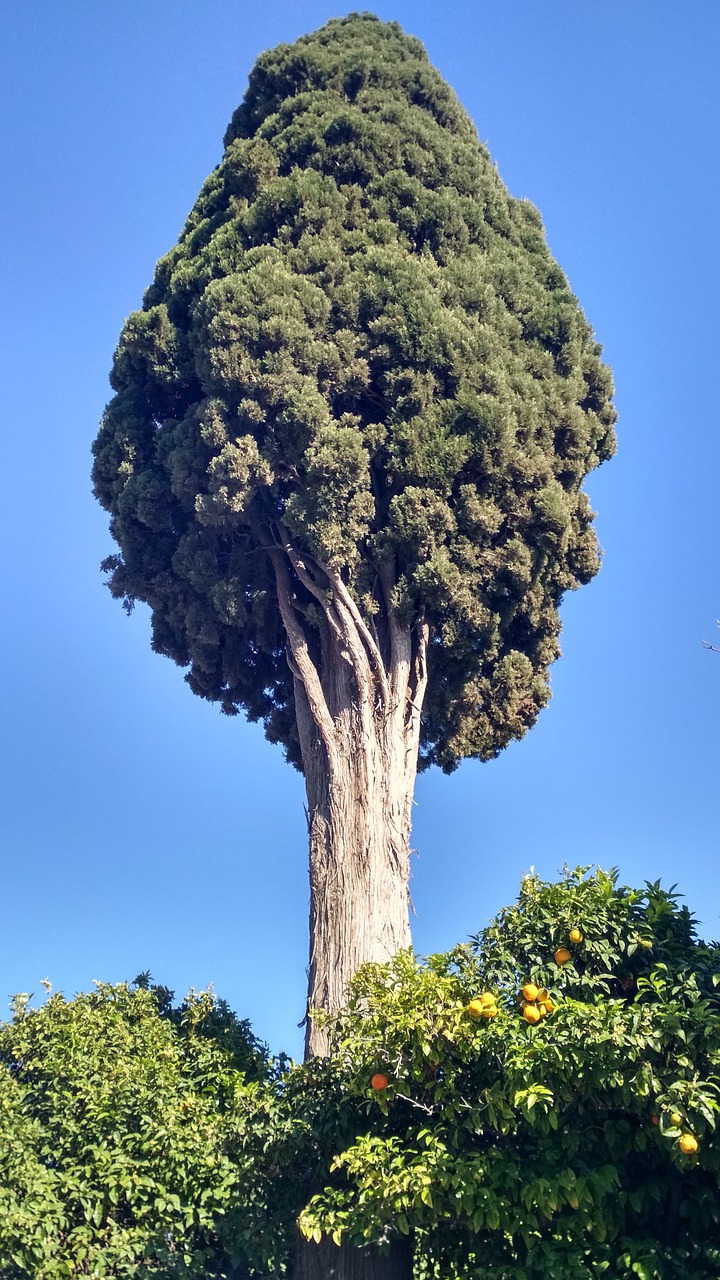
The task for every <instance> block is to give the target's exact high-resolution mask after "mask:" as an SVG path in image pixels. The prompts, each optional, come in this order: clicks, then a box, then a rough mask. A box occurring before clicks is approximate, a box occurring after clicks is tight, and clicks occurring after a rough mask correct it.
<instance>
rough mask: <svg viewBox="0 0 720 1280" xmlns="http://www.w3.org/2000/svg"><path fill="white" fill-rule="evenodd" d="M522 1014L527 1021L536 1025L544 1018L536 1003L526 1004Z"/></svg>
mask: <svg viewBox="0 0 720 1280" xmlns="http://www.w3.org/2000/svg"><path fill="white" fill-rule="evenodd" d="M522 1016H523V1018H524V1019H525V1021H526V1022H529V1023H530V1024H531V1026H534V1025H535V1023H536V1022H539V1021H540V1019H541V1018H542V1014H541V1012H540V1010H539V1009H538V1007H537V1005H536V1004H526V1005H525V1008H524V1009H523V1012H522Z"/></svg>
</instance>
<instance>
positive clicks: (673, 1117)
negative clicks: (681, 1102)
mask: <svg viewBox="0 0 720 1280" xmlns="http://www.w3.org/2000/svg"><path fill="white" fill-rule="evenodd" d="M670 1123H671V1124H672V1125H674V1126H675V1128H676V1129H679V1128H680V1125H681V1124H682V1116H681V1115H680V1112H679V1111H671V1112H670Z"/></svg>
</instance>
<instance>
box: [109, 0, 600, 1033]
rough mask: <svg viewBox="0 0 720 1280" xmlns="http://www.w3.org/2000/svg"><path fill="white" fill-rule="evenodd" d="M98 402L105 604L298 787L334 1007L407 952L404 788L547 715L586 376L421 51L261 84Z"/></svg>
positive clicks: (378, 50) (396, 36)
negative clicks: (107, 538) (142, 632)
mask: <svg viewBox="0 0 720 1280" xmlns="http://www.w3.org/2000/svg"><path fill="white" fill-rule="evenodd" d="M111 383H112V387H113V389H114V391H115V396H114V399H113V400H112V401H111V402H110V404H109V406H108V408H107V411H106V413H105V416H104V420H103V424H102V427H101V429H100V432H99V435H98V438H97V440H96V442H95V445H94V454H95V463H94V470H93V477H94V485H95V492H96V494H97V497H98V498H99V500H100V501H101V503H102V504H103V505H104V506H105V507H106V508H107V510H108V511H109V512H110V513H111V515H112V523H111V528H112V533H113V536H114V538H115V539H116V541H117V543H118V545H119V548H120V552H119V554H117V555H115V556H111V557H109V559H108V560H106V561H105V565H104V567H105V568H106V569H107V570H108V572H109V574H110V578H109V585H110V589H111V591H112V593H113V595H114V596H115V597H117V598H119V599H122V600H124V602H125V604H126V607H127V608H128V609H129V608H131V607H132V605H133V603H134V602H135V601H136V600H142V601H145V602H147V603H148V604H149V606H150V608H151V610H152V644H153V647H154V649H155V650H156V651H157V652H159V653H163V654H166V655H167V656H169V657H171V658H172V659H174V661H175V662H177V663H178V664H179V665H180V666H182V667H187V668H188V672H187V675H186V679H187V681H188V683H189V685H190V688H191V689H192V690H193V692H195V693H197V694H199V695H200V696H202V697H204V698H208V699H210V700H213V701H216V702H218V703H219V704H220V706H221V708H222V710H223V711H225V712H227V713H228V714H235V713H237V712H238V711H244V712H245V714H246V715H247V716H248V717H249V718H250V719H251V720H262V721H263V723H264V726H265V732H266V734H267V736H268V738H269V739H270V740H271V741H276V742H279V743H282V745H283V747H284V749H285V752H286V755H287V758H288V759H289V760H290V761H291V762H292V763H293V764H294V765H296V766H297V767H298V768H299V769H301V770H302V772H303V774H304V778H305V784H306V789H307V800H308V815H309V839H310V858H309V861H310V891H311V911H310V968H309V1007H310V1008H320V1009H326V1010H333V1009H337V1008H338V1007H339V1006H340V1004H341V1003H342V999H343V995H344V992H345V990H346V988H347V984H348V981H349V979H350V978H351V976H352V974H353V973H354V972H355V971H356V969H357V968H358V965H359V964H360V963H361V962H364V961H368V960H385V959H387V958H389V957H390V956H392V955H393V954H395V953H396V952H397V951H398V950H399V949H401V948H403V947H405V946H407V945H408V943H409V926H408V891H407V881H408V853H409V846H408V840H409V830H410V806H411V800H412V794H413V787H414V782H415V775H416V769H417V766H418V762H419V764H420V766H421V767H426V766H428V765H432V764H437V765H439V766H440V767H441V768H442V769H444V770H446V771H448V772H449V771H451V770H452V769H454V768H455V767H456V765H457V764H458V762H459V761H460V760H461V759H463V758H464V757H474V758H476V759H480V760H487V759H490V758H492V757H493V756H495V755H496V754H497V753H498V752H499V751H501V750H502V748H503V747H505V746H506V745H507V743H508V742H509V741H510V740H511V739H513V738H520V737H522V735H523V734H524V733H525V732H526V731H527V729H528V728H529V727H530V726H531V725H532V724H533V723H534V721H535V719H536V716H537V715H538V712H539V711H540V709H541V708H542V707H543V706H544V704H545V703H546V701H547V699H548V696H549V691H548V678H547V669H548V666H549V664H550V663H551V662H552V661H553V660H554V659H555V657H556V656H557V654H558V641H557V637H558V632H559V621H558V613H557V610H558V605H559V602H560V600H561V597H562V595H563V593H564V592H565V591H567V590H572V589H573V588H575V587H577V586H578V585H579V584H580V583H584V582H587V581H588V580H589V579H590V578H592V576H593V575H594V573H595V572H596V571H597V568H598V554H597V547H596V541H595V537H594V533H593V529H592V515H593V513H592V512H591V510H590V508H589V504H588V501H587V498H586V496H585V495H584V493H583V492H582V490H581V484H582V481H583V479H584V477H585V475H586V474H587V472H588V471H589V470H590V469H591V468H592V467H594V466H596V465H597V464H598V463H599V462H601V461H603V460H604V459H606V458H608V457H609V456H610V455H611V453H612V451H613V431H612V427H613V422H614V411H613V409H612V405H611V402H610V395H611V380H610V374H609V372H608V370H607V369H606V368H605V367H604V366H603V365H602V363H601V362H600V348H599V347H598V346H597V344H596V343H595V341H594V339H593V336H592V332H591V330H590V328H589V326H588V324H587V322H586V321H585V319H584V317H583V315H582V313H581V311H580V310H579V308H578V305H577V302H576V300H575V298H574V297H573V295H572V293H571V292H570V289H569V288H568V285H567V283H566V280H565V277H564V276H563V273H562V271H561V270H560V268H559V267H558V266H557V265H556V263H555V262H554V261H553V260H552V258H551V256H550V254H549V253H548V250H547V248H546V246H545V243H544V239H543V233H542V225H541V222H540V218H539V216H538V214H537V212H536V210H535V209H534V208H533V207H532V206H531V205H530V204H529V203H528V202H527V201H525V200H515V199H513V198H511V197H510V196H509V195H508V193H507V192H506V190H505V188H504V187H503V184H502V182H501V181H500V179H499V177H498V175H497V173H496V171H495V169H494V167H493V165H492V163H491V161H490V159H489V156H488V153H487V151H486V150H485V148H484V147H483V146H482V145H481V144H480V143H479V141H478V139H477V135H476V133H475V129H474V127H473V125H472V124H471V122H470V120H469V118H468V117H467V115H466V114H465V112H464V111H463V110H462V108H461V107H460V105H459V104H458V102H457V100H456V99H455V97H454V95H453V94H452V92H451V90H450V89H449V88H448V86H447V85H446V84H445V83H444V82H443V81H442V79H441V78H440V76H439V75H438V74H437V73H436V72H435V71H434V70H433V68H432V67H431V66H430V65H429V63H428V61H427V58H426V55H425V53H424V50H423V49H422V46H421V45H420V44H419V43H418V42H417V41H416V40H413V39H410V38H409V37H407V36H405V35H404V34H403V33H402V32H401V30H400V28H399V27H398V26H397V25H396V24H394V23H390V24H383V23H381V22H379V21H378V20H376V19H375V18H373V17H372V16H370V15H367V14H364V15H357V14H354V15H351V16H350V17H348V18H345V19H342V20H338V21H333V22H330V23H328V24H327V26H325V27H323V28H322V29H321V30H320V31H318V32H316V33H315V34H314V35H310V36H306V37H304V38H303V39H301V40H299V41H298V42H297V43H296V44H294V45H292V46H286V45H281V46H279V47H278V48H277V49H275V50H273V51H271V52H269V53H266V54H264V55H263V56H262V57H261V58H260V59H259V60H258V62H257V64H256V66H255V68H254V69H253V71H252V73H251V76H250V82H249V86H248V90H247V93H246V95H245V98H244V100H243V103H242V105H241V106H240V107H239V108H238V110H237V111H236V113H235V115H234V116H233V119H232V121H231V123H230V126H229V128H228V131H227V133H226V136H225V152H224V156H223V159H222V161H221V163H220V164H219V165H218V167H217V168H216V169H215V170H214V171H213V173H212V174H211V175H210V177H209V178H208V180H207V182H206V183H205V184H204V186H203V188H202V190H201V192H200V195H199V197H198V200H197V202H196V204H195V207H194V209H193V210H192V212H191V214H190V216H189V218H188V221H187V223H186V225H185V228H184V230H183V232H182V234H181V236H180V240H179V242H178V244H177V245H176V246H175V248H174V249H172V250H171V252H170V253H169V254H167V255H166V257H164V258H162V259H161V260H160V262H159V263H158V266H157V269H156V273H155V279H154V283H153V284H152V285H151V286H150V288H149V289H148V290H147V292H146V295H145V299H144V302H143V307H142V310H140V311H137V312H135V313H133V314H132V315H131V316H130V318H129V319H128V321H127V322H126V324H125V327H124V329H123V332H122V335H121V338H120V342H119V345H118V348H117V352H116V356H115V362H114V366H113V372H112V377H111ZM324 1048H325V1037H324V1032H322V1030H321V1029H320V1028H319V1026H318V1025H316V1024H313V1023H312V1022H311V1023H310V1025H309V1029H308V1037H307V1049H308V1052H310V1053H318V1052H323V1051H324Z"/></svg>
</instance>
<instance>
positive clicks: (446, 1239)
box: [0, 872, 720, 1280]
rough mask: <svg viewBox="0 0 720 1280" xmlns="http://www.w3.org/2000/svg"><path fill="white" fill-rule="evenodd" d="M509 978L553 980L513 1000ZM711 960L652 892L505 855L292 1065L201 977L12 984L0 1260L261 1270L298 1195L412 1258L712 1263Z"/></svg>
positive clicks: (332, 1229)
mask: <svg viewBox="0 0 720 1280" xmlns="http://www.w3.org/2000/svg"><path fill="white" fill-rule="evenodd" d="M575 929H577V930H579V932H580V933H581V935H582V936H581V938H580V940H578V941H574V942H573V941H572V940H571V938H570V935H571V932H572V931H573V930H575ZM573 936H576V935H573ZM560 946H566V948H567V950H568V951H569V952H570V959H569V960H568V961H567V962H564V963H558V962H556V960H555V959H554V956H555V953H556V951H557V949H558V947H560ZM560 958H561V959H562V956H561V957H560ZM530 980H532V981H534V982H535V984H536V985H537V986H539V987H544V988H546V989H547V991H548V992H549V996H550V998H551V1000H552V1003H553V1005H554V1008H553V1009H552V1011H551V1012H550V1013H548V1014H547V1016H545V1017H543V1018H542V1019H541V1020H540V1021H539V1022H538V1023H537V1025H534V1026H533V1025H529V1024H528V1023H527V1022H526V1021H525V1019H524V1016H523V1008H522V1002H521V1001H520V1000H519V994H520V992H521V990H522V988H523V986H524V985H525V984H526V983H527V982H528V981H530ZM719 982H720V949H719V948H718V947H717V946H716V945H714V944H713V945H712V946H706V945H704V944H703V943H701V942H699V941H698V940H697V937H696V934H695V929H694V923H693V921H692V919H691V917H690V916H689V914H688V912H687V910H686V909H685V908H680V907H679V906H678V904H677V902H676V900H675V898H674V896H673V895H672V893H670V894H668V893H664V892H662V891H661V890H660V889H659V887H658V886H657V885H650V886H648V887H647V888H646V890H645V891H642V892H640V891H633V890H629V889H623V888H620V887H618V886H617V884H616V883H615V880H614V877H612V876H608V875H605V874H603V873H596V874H593V875H590V876H587V875H583V874H582V873H581V872H574V873H567V874H566V875H565V877H564V878H563V880H562V881H561V882H560V883H559V884H545V883H543V882H541V881H539V880H538V879H537V878H536V877H534V876H528V877H526V878H525V879H524V880H523V881H522V886H521V891H520V896H519V899H518V902H517V904H516V905H515V906H513V907H511V908H508V909H507V910H505V911H503V912H501V913H500V915H499V916H498V917H497V919H496V920H495V921H494V922H493V923H492V924H491V925H490V926H489V927H488V928H487V929H486V930H484V932H483V933H481V934H479V935H478V937H477V938H476V939H474V940H473V943H472V945H471V946H469V947H468V946H466V947H458V948H457V949H455V950H454V951H452V952H450V953H449V954H447V955H441V956H434V957H431V958H430V959H429V960H428V961H425V962H418V961H417V960H416V959H415V958H413V957H412V955H410V954H409V953H402V954H401V955H399V956H398V957H396V959H395V960H393V961H392V962H390V963H389V964H387V965H382V966H380V965H368V966H365V967H364V968H363V969H362V970H361V971H360V973H359V974H358V976H357V978H356V980H355V982H354V984H353V989H352V992H351V996H350V1000H349V1003H348V1005H347V1007H346V1009H345V1010H344V1011H343V1012H342V1013H341V1014H340V1015H338V1016H337V1017H334V1018H333V1019H332V1020H331V1025H332V1052H331V1056H330V1057H329V1058H328V1059H325V1060H322V1059H315V1060H311V1061H309V1062H307V1063H305V1064H304V1065H302V1066H299V1067H292V1068H290V1069H289V1070H281V1071H279V1072H278V1071H277V1070H274V1069H273V1068H272V1067H271V1065H270V1064H268V1063H267V1061H266V1059H265V1057H264V1055H263V1052H262V1047H261V1046H259V1045H258V1044H257V1042H256V1041H254V1040H253V1038H252V1037H251V1036H250V1035H248V1033H247V1028H246V1026H245V1024H241V1023H237V1021H236V1020H235V1022H234V1025H233V1020H232V1015H230V1013H229V1011H228V1010H227V1008H226V1007H222V1006H218V1004H217V1002H215V1001H213V1000H212V998H211V997H209V996H207V995H204V996H200V997H193V998H191V999H190V1000H189V1001H188V1002H186V1003H185V1005H184V1007H183V1012H182V1014H181V1015H178V1013H177V1011H176V1012H175V1014H173V1015H172V1016H170V1010H171V1005H169V1003H168V1000H167V998H166V995H165V994H164V993H163V989H162V988H149V989H145V988H146V987H148V984H147V982H146V981H145V982H144V984H143V985H141V986H140V987H136V988H135V989H128V988H127V987H99V988H98V990H97V991H96V992H94V993H93V994H92V995H83V996H78V997H76V998H75V999H74V1000H72V1001H70V1002H66V1001H64V1000H63V999H62V998H61V997H59V996H53V997H52V998H51V999H50V1000H49V1001H48V1002H47V1003H46V1004H45V1005H44V1006H43V1007H42V1008H40V1009H38V1010H32V1009H31V1008H29V1007H28V1006H27V1004H26V1003H25V1001H23V1000H22V999H20V1000H19V1001H18V1002H17V1003H16V1009H15V1014H14V1018H13V1021H12V1022H11V1023H9V1024H7V1025H5V1026H3V1027H1V1028H0V1277H2V1280H25V1278H26V1277H29V1278H31V1280H59V1278H60V1277H64V1276H69V1275H88V1274H94V1275H97V1276H107V1277H118V1278H119V1277H139V1278H142V1277H151V1276H167V1277H169V1278H170V1280H181V1278H183V1277H186V1278H187V1280H191V1278H192V1277H198V1278H199V1277H201V1276H217V1277H222V1276H226V1277H229V1278H231V1277H236V1280H239V1277H244V1276H246V1275H247V1274H252V1275H259V1276H265V1277H279V1276H281V1275H283V1274H286V1268H287V1266H288V1263H289V1259H290V1258H291V1255H292V1249H293V1241H294V1233H295V1229H296V1228H295V1223H296V1220H297V1219H298V1218H299V1221H300V1225H301V1227H302V1229H303V1230H304V1231H305V1232H306V1233H307V1234H308V1236H310V1237H311V1238H312V1237H313V1236H315V1237H316V1238H317V1237H319V1236H321V1235H323V1234H326V1235H329V1236H330V1237H334V1238H335V1239H336V1240H338V1241H339V1240H348V1241H351V1242H353V1243H355V1244H357V1245H359V1246H360V1245H362V1244H364V1243H367V1242H370V1241H381V1240H386V1239H392V1238H393V1237H394V1236H402V1235H404V1234H408V1233H412V1234H413V1236H414V1239H415V1256H416V1264H415V1275H416V1277H417V1280H433V1278H434V1280H461V1277H470V1278H472V1277H476V1278H477V1280H486V1278H487V1276H489V1275H492V1276H493V1277H497V1278H498V1280H546V1278H547V1277H549V1276H552V1277H553V1280H596V1278H598V1280H600V1278H602V1277H604V1278H605V1280H629V1278H632V1277H639V1280H717V1277H718V1275H720V1247H719V1244H718V1242H719V1241H720V1144H719V1143H718V1139H717V1137H716V1133H715V1126H716V1120H717V1115H718V1111H719V1110H720V1070H719V1068H720V994H719V992H718V983H719ZM484 992H491V993H492V994H493V996H494V999H495V1006H496V1008H497V1013H496V1015H495V1016H493V1017H491V1018H487V1019H486V1018H483V1017H480V1018H478V1019H475V1018H473V1017H472V1016H471V1015H470V1013H469V1011H468V1004H469V1002H470V1001H471V1000H473V999H474V998H476V997H478V996H479V995H481V994H482V993H484ZM530 1003H531V1004H532V1001H531V1002H530ZM216 1036H217V1037H219V1039H220V1040H221V1041H223V1040H224V1041H225V1044H226V1047H225V1048H220V1047H219V1045H218V1040H217V1038H216ZM238 1067H242V1068H243V1069H242V1070H238V1069H237V1068H238ZM378 1073H381V1074H382V1075H383V1076H384V1077H385V1078H386V1080H387V1087H386V1088H384V1089H381V1090H377V1089H373V1087H372V1086H371V1083H370V1082H371V1080H372V1077H373V1076H374V1075H376V1074H378ZM376 1083H377V1081H376ZM381 1083H382V1082H381ZM683 1135H685V1137H684V1136H683ZM688 1136H690V1137H692V1138H693V1139H694V1140H695V1142H696V1143H697V1150H695V1151H689V1152H687V1153H685V1152H683V1150H682V1145H681V1144H682V1143H683V1142H685V1144H686V1145H687V1137H688ZM690 1145H692V1144H690Z"/></svg>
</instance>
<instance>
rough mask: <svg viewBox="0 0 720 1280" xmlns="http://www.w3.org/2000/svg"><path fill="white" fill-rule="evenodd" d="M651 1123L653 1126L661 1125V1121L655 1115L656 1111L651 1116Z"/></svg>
mask: <svg viewBox="0 0 720 1280" xmlns="http://www.w3.org/2000/svg"><path fill="white" fill-rule="evenodd" d="M650 1123H651V1124H659V1123H660V1121H659V1120H658V1118H657V1116H656V1115H655V1112H654V1111H653V1113H652V1115H651V1117H650Z"/></svg>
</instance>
